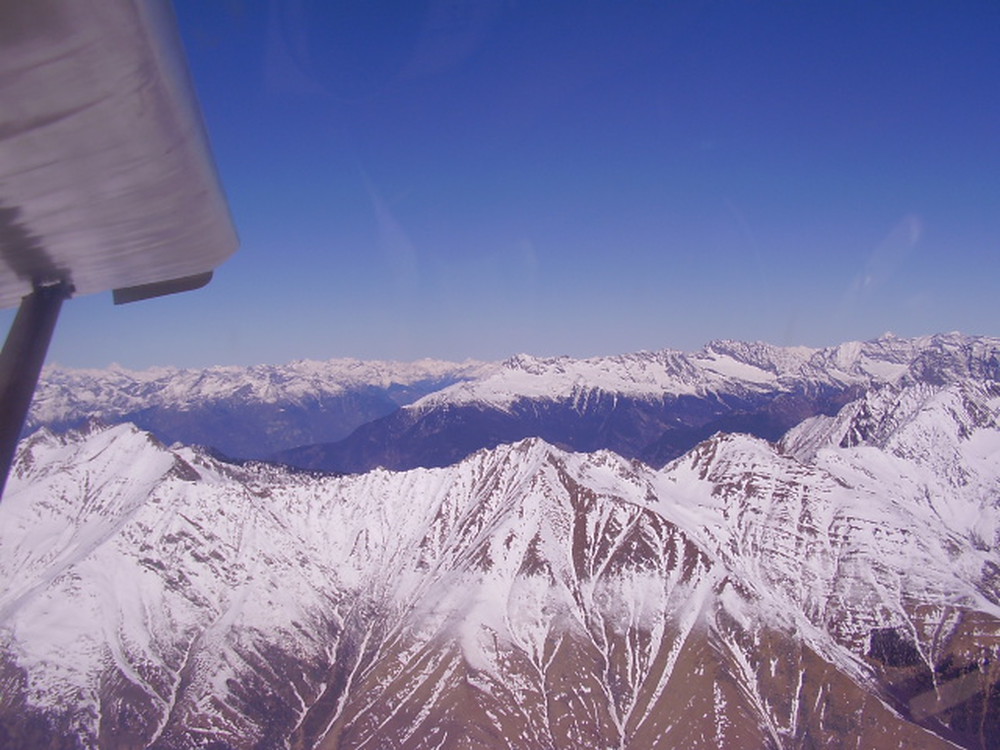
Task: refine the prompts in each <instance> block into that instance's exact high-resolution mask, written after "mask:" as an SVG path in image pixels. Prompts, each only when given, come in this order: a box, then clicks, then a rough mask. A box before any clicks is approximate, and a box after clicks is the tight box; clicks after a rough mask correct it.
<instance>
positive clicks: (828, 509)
mask: <svg viewBox="0 0 1000 750" xmlns="http://www.w3.org/2000/svg"><path fill="white" fill-rule="evenodd" d="M893 414H895V415H896V418H895V419H894V420H892V419H889V420H887V419H882V418H880V417H882V416H886V415H893ZM830 419H832V420H833V421H834V422H836V420H838V419H842V420H843V422H844V424H838V426H837V428H836V429H830V422H829V420H827V419H823V418H821V419H816V420H815V421H813V422H809V423H804V424H803V426H802V428H801V430H800V431H799V432H794V431H793V432H792V433H790V434H789V436H787V438H786V441H785V442H784V443H782V444H778V445H774V444H771V443H769V442H767V441H764V440H761V439H759V438H755V437H753V436H746V435H733V434H725V433H720V434H716V435H714V436H712V437H710V438H709V439H707V440H705V441H703V442H701V443H700V444H699V445H698V446H697V447H696V448H695V449H693V450H692V451H689V452H688V453H686V454H684V455H682V456H680V457H678V458H677V459H674V460H673V461H671V462H670V463H668V464H666V465H665V466H664V467H663V468H661V469H654V468H652V467H650V466H648V465H645V464H643V463H641V462H637V461H632V460H628V459H626V458H623V457H621V456H619V455H617V454H615V453H613V452H610V451H596V452H592V453H586V454H583V453H569V452H566V451H563V450H561V449H559V448H557V447H554V446H552V445H549V444H547V443H546V442H544V441H543V440H541V439H538V438H529V439H525V440H522V441H518V442H515V443H511V444H506V445H502V446H498V447H496V448H493V449H483V450H480V451H478V452H476V453H474V454H472V455H471V456H469V457H468V458H466V459H464V460H463V461H462V462H460V463H457V464H455V465H453V466H449V467H445V468H437V469H422V468H421V469H413V470H409V471H404V472H395V471H389V470H385V469H376V470H373V471H371V472H368V473H366V474H363V475H358V476H346V477H316V476H310V475H308V474H295V473H290V472H288V471H286V470H284V469H282V468H280V467H275V466H270V465H267V464H251V465H246V466H237V465H232V464H226V463H220V462H218V461H216V460H215V459H213V458H212V457H211V456H209V455H207V454H206V453H204V452H202V451H199V450H195V449H191V448H183V447H174V448H166V447H165V446H163V445H162V444H160V443H158V442H157V441H155V440H152V439H151V438H150V437H149V436H148V433H144V432H142V431H139V430H137V429H136V428H134V427H130V426H127V425H120V426H116V427H110V428H100V427H94V428H93V429H91V431H90V433H89V434H83V433H80V434H66V435H58V434H55V433H51V432H39V433H38V434H37V435H35V436H33V437H31V438H28V439H27V440H26V441H25V442H24V444H23V446H22V448H21V450H20V453H19V462H18V464H17V467H16V468H15V472H14V474H13V476H12V479H11V484H10V485H9V489H8V493H9V494H8V496H7V497H6V498H5V500H4V503H3V504H0V565H2V567H3V570H2V573H3V575H2V576H0V580H3V581H6V582H7V584H6V588H5V589H4V590H3V592H2V593H0V633H2V634H3V640H2V644H3V653H4V654H5V657H4V659H5V660H4V661H3V664H2V666H0V680H3V684H5V685H14V686H17V685H22V686H23V687H21V688H18V689H17V690H16V691H14V693H12V695H13V697H8V698H5V699H0V727H2V728H3V731H6V732H7V733H8V734H7V736H8V737H14V738H18V737H20V738H23V737H26V736H28V734H27V733H28V732H29V731H31V730H30V727H29V726H28V725H27V722H28V721H29V719H31V717H33V720H35V721H36V725H37V722H41V724H42V725H44V726H45V727H48V728H49V730H51V733H52V736H53V737H56V738H58V737H64V738H65V737H72V736H75V737H78V738H80V740H79V741H81V742H83V744H84V746H86V747H91V746H95V747H96V744H97V742H98V741H102V742H108V741H112V740H111V738H117V739H115V740H114V741H121V742H124V741H125V739H128V741H129V742H131V743H133V744H134V745H135V746H138V747H155V748H182V747H184V748H187V747H191V746H192V745H194V744H197V743H198V742H201V741H202V740H203V739H205V738H211V739H212V740H213V741H215V742H217V743H218V745H217V746H218V747H231V748H241V749H242V748H249V747H303V748H305V747H308V748H334V747H361V746H365V745H366V744H371V743H376V744H381V745H383V746H393V747H413V748H416V747H434V746H440V747H462V746H467V745H469V744H474V743H479V744H486V745H488V746H494V747H517V746H523V745H524V744H525V743H527V744H529V745H534V746H575V747H606V746H619V747H636V748H638V747H656V746H662V747H678V746H683V747H691V748H709V747H727V748H741V747H746V748H759V747H773V748H785V747H789V748H791V747H805V746H809V743H814V744H819V745H824V746H854V745H858V744H860V745H861V746H869V747H870V746H878V747H899V748H902V747H912V746H920V747H930V748H938V747H940V748H944V747H953V746H955V744H956V743H957V744H958V746H961V747H981V748H986V747H995V746H996V741H995V739H994V738H996V737H1000V731H998V730H1000V725H998V718H997V717H998V715H1000V713H998V709H1000V688H998V682H1000V672H998V670H1000V666H998V664H1000V660H998V659H997V658H996V656H997V655H996V654H995V653H993V651H991V650H990V649H991V648H992V647H991V646H990V645H989V644H991V643H994V642H995V640H996V639H997V638H1000V604H998V602H1000V575H998V570H997V565H996V563H995V560H996V554H997V550H998V549H1000V511H998V503H997V497H998V496H1000V495H998V493H1000V470H998V464H1000V462H998V461H997V458H998V457H1000V428H998V424H1000V422H998V419H1000V395H998V390H997V386H996V384H995V383H993V382H991V381H989V380H982V379H978V380H977V379H970V378H967V379H963V380H961V381H959V382H953V383H950V384H948V385H931V384H928V383H898V384H896V385H893V386H882V391H879V390H878V389H875V390H874V391H870V392H869V395H868V396H866V397H865V398H863V399H861V400H860V402H853V403H852V404H850V405H848V406H845V407H844V409H842V410H841V413H840V415H839V416H837V417H833V418H830ZM873 423H874V424H877V425H881V426H882V429H881V430H874V431H873V430H870V429H868V428H866V427H865V425H869V424H873ZM844 435H854V436H855V437H854V438H852V439H851V440H850V441H847V444H843V443H844ZM943 463H947V464H948V465H951V466H953V467H954V470H952V471H942V470H941V467H942V465H943ZM125 467H127V469H126V468H125ZM122 477H125V478H126V481H123V480H122ZM991 566H992V567H991ZM14 582H16V583H14ZM12 584H13V587H12ZM67 608H71V609H72V611H73V616H72V617H69V618H66V617H64V616H63V613H65V612H66V611H67ZM66 654H73V658H72V659H66V658H62V657H61V656H60V655H66ZM970 691H971V693H970ZM74 696H75V697H74ZM963 696H964V698H963ZM976 696H978V698H977V697H976ZM970 698H975V700H970ZM18 701H20V702H19V703H18ZM22 716H27V717H29V719H23V718H19V717H22ZM109 717H117V718H115V719H111V718H109ZM122 717H125V718H127V721H126V720H125V718H122ZM36 725H32V726H36ZM115 732H117V733H118V734H115ZM101 738H103V739H101ZM53 741H54V740H53ZM15 746H16V745H15ZM21 746H22V747H27V746H29V745H25V744H22V745H21ZM36 746H38V747H43V746H45V745H41V744H39V745H36Z"/></svg>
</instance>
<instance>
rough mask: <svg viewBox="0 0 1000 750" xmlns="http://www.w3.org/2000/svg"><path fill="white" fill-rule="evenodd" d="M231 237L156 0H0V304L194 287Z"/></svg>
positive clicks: (169, 13) (168, 26) (169, 17)
mask: <svg viewBox="0 0 1000 750" xmlns="http://www.w3.org/2000/svg"><path fill="white" fill-rule="evenodd" d="M236 246H237V238H236V232H235V230H234V228H233V224H232V221H231V219H230V216H229V210H228V207H227V204H226V201H225V198H224V196H223V193H222V190H221V187H220V185H219V181H218V178H217V175H216V172H215V166H214V163H213V161H212V158H211V155H210V153H209V149H208V141H207V138H206V135H205V130H204V127H203V124H202V120H201V115H200V110H199V108H198V105H197V103H196V101H195V98H194V94H193V90H192V86H191V82H190V80H189V76H188V73H187V67H186V63H185V58H184V54H183V50H182V47H181V43H180V39H179V37H178V34H177V30H176V21H175V19H174V17H173V9H172V8H171V7H170V5H169V3H168V2H166V1H165V0H69V1H67V0H0V308H3V307H12V306H15V305H18V304H19V303H20V302H21V300H22V298H23V297H25V296H26V295H28V294H30V293H31V292H32V290H33V289H34V288H36V287H39V286H44V285H49V284H53V283H57V282H62V283H65V284H68V285H69V286H71V287H72V288H73V289H74V290H75V291H74V293H75V294H76V295H82V294H91V293H95V292H103V291H107V290H113V291H114V293H115V294H114V296H115V301H116V302H129V301H132V300H135V299H143V298H145V297H151V296H157V295H159V294H167V293H171V292H175V291H184V290H186V289H193V288H196V287H198V286H201V285H203V284H205V283H207V282H208V280H209V279H210V278H211V272H212V269H214V268H215V267H216V266H218V265H219V264H220V263H222V262H223V261H224V260H225V259H226V258H227V257H229V256H230V255H231V254H232V253H233V252H234V251H235V250H236Z"/></svg>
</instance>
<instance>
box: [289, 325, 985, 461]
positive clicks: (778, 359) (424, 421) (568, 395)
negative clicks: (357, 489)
mask: <svg viewBox="0 0 1000 750" xmlns="http://www.w3.org/2000/svg"><path fill="white" fill-rule="evenodd" d="M966 377H973V378H980V379H981V378H993V379H997V378H1000V339H995V338H986V337H972V336H963V335H961V334H957V333H956V334H947V335H938V336H927V337H922V338H915V339H901V338H897V337H894V336H884V337H882V338H880V339H877V340H875V341H868V342H864V343H859V342H852V343H847V344H841V345H840V346H836V347H829V348H825V349H809V348H806V347H777V346H772V345H769V344H761V343H752V344H748V343H741V342H733V341H719V342H713V343H711V344H708V345H707V346H706V347H705V348H703V349H702V350H701V351H699V352H696V353H694V354H685V353H682V352H675V351H662V352H640V353H638V354H631V355H626V356H617V357H599V358H593V359H583V360H577V359H571V358H568V357H557V358H550V359H540V358H535V357H528V356H524V355H522V356H518V357H514V358H512V359H509V360H507V361H505V362H503V363H501V364H500V365H499V366H497V367H494V368H485V369H484V370H483V371H482V372H481V373H480V375H479V376H478V377H475V378H469V379H467V380H464V381H462V382H458V383H455V384H454V385H451V386H449V387H447V388H443V389H441V390H439V391H436V392H434V393H430V394H428V395H426V396H424V397H423V398H421V399H419V400H417V401H415V402H414V403H412V404H410V405H408V406H405V407H404V408H402V409H400V410H398V411H396V412H394V413H392V414H390V415H387V416H385V417H382V418H380V419H377V420H374V421H372V422H370V423H368V424H366V425H363V426H361V427H359V428H358V429H357V430H356V431H355V432H354V433H352V434H351V435H350V436H348V437H346V438H344V439H342V440H340V441H336V442H334V443H331V444H326V445H314V446H308V447H302V448H296V449H292V450H289V451H284V452H282V453H280V454H279V455H278V458H279V459H280V460H282V461H285V462H287V463H290V464H292V465H296V466H301V467H306V468H314V469H324V470H328V471H339V472H359V471H366V470H368V469H370V468H374V467H376V466H383V467H387V468H392V469H409V468H414V467H417V466H423V467H431V466H447V465H449V464H451V463H454V462H455V461H458V460H460V459H462V458H464V457H465V456H468V455H470V454H471V453H473V452H474V451H476V450H479V449H481V448H491V447H494V446H497V445H500V444H502V443H507V442H512V441H515V440H520V439H522V438H526V437H534V436H538V437H542V438H544V439H545V440H547V441H548V442H550V443H552V444H553V445H557V446H560V447H563V448H566V449H570V450H576V451H593V450H598V449H601V448H607V449H610V450H613V451H615V452H616V453H619V454H621V455H624V456H627V457H630V458H639V459H641V460H643V461H645V462H646V463H649V464H650V465H652V466H662V465H664V464H665V463H667V461H669V460H672V459H674V458H676V457H677V456H679V455H681V454H682V453H684V452H685V451H687V450H690V449H691V448H692V447H693V446H694V445H696V444H697V443H698V442H700V441H701V440H704V439H706V438H707V437H709V436H710V435H712V434H713V433H715V432H718V431H727V432H745V433H749V434H753V435H756V436H758V437H762V438H765V439H768V440H777V439H779V438H781V437H782V436H783V435H784V434H785V432H786V431H787V430H788V429H790V428H791V427H793V426H795V425H797V424H798V423H799V422H801V421H802V420H803V419H806V418H808V417H812V416H816V415H833V414H835V413H836V412H837V411H838V410H839V409H840V407H841V406H843V405H844V404H845V403H847V402H848V401H851V400H853V399H855V398H857V397H858V396H859V395H861V394H862V393H864V392H865V391H866V390H867V389H868V388H870V387H872V386H874V385H879V384H897V383H898V384H906V383H927V384H931V385H941V384H945V383H951V382H957V381H958V380H960V379H962V378H966Z"/></svg>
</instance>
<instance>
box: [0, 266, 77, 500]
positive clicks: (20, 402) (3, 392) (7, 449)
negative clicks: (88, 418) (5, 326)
mask: <svg viewBox="0 0 1000 750" xmlns="http://www.w3.org/2000/svg"><path fill="white" fill-rule="evenodd" d="M72 293H73V287H72V285H71V284H69V283H68V282H65V281H60V282H58V283H56V284H50V285H46V286H36V287H35V290H34V291H33V292H32V293H31V294H29V295H28V296H27V297H24V298H23V299H22V300H21V306H20V308H19V309H18V311H17V316H16V317H15V318H14V323H13V325H11V327H10V332H9V333H8V334H7V341H6V342H5V343H4V345H3V351H0V497H2V496H3V489H4V486H5V485H6V483H7V475H8V474H9V473H10V469H11V465H12V464H13V463H14V452H15V450H16V449H17V441H18V438H19V437H20V435H21V429H22V428H23V427H24V420H25V419H26V418H27V416H28V407H30V406H31V397H32V396H33V395H34V393H35V385H36V384H37V383H38V376H39V374H41V371H42V364H43V363H44V362H45V353H46V352H47V351H48V349H49V342H50V341H51V340H52V332H53V331H54V330H55V327H56V320H57V319H58V318H59V309H60V308H61V307H62V303H63V300H65V299H67V298H68V297H69V296H70V294H72Z"/></svg>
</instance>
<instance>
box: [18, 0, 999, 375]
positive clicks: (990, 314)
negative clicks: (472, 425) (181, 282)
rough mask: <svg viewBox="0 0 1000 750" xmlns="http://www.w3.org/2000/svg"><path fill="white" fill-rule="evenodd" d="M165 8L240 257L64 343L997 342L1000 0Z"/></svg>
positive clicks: (94, 302) (279, 356)
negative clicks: (181, 46)
mask: <svg viewBox="0 0 1000 750" xmlns="http://www.w3.org/2000/svg"><path fill="white" fill-rule="evenodd" d="M176 8H177V14H178V18H179V21H180V27H181V33H182V36H183V38H184V41H185V43H186V46H187V50H188V56H189V63H190V67H191V72H192V75H193V77H194V80H195V83H196V88H197V90H198V94H199V96H200V98H201V101H202V107H203V110H204V114H205V120H206V124H207V126H208V130H209V133H210V136H211V139H212V144H213V149H214V152H215V156H216V160H217V163H218V167H219V171H220V174H221V176H222V180H223V184H224V186H225V189H226V192H227V194H228V196H229V199H230V203H231V208H232V211H233V216H234V218H235V221H236V224H237V228H238V230H239V233H240V237H241V249H240V251H239V252H238V253H237V255H235V256H234V257H233V258H232V259H231V260H230V261H228V262H227V263H226V264H225V265H224V266H222V267H221V268H220V269H219V270H218V271H217V273H216V278H215V280H214V281H213V282H212V284H211V285H209V286H208V287H207V288H205V289H203V290H200V291H197V292H193V293H188V294H183V295H177V296H175V297H171V298H164V299H159V300H151V301H147V302H142V303H137V304H134V305H128V306H124V307H117V308H116V307H114V306H112V304H111V301H110V295H100V296H97V297H93V298H81V299H78V300H73V301H71V302H69V303H68V304H67V305H66V306H65V308H64V310H63V314H62V318H61V320H60V324H59V329H58V331H57V334H56V338H55V340H54V342H53V346H52V349H51V350H50V357H49V359H50V361H57V362H60V363H62V364H64V365H69V366H96V367H99V366H104V365H107V364H109V363H111V362H119V363H121V364H123V365H125V366H129V367H146V366H150V365H179V366H204V365H210V364H229V363H235V364H251V363H259V362H274V363H280V362H285V361H289V360H292V359H299V358H314V359H326V358H330V357H340V356H355V357H362V358H382V359H414V358H419V357H424V356H431V357H439V358H446V359H464V358H467V357H473V358H481V359H497V358H502V357H505V356H508V355H510V354H513V353H517V352H529V353H533V354H539V355H555V354H570V355H574V356H588V355H594V354H611V353H618V352H626V351H634V350H639V349H660V348H665V347H670V348H679V349H685V350H693V349H697V348H698V347H700V346H701V345H702V344H703V343H705V342H706V341H708V340H710V339H714V338H738V339H760V340H766V341H770V342H773V343H777V344H807V345H826V344H833V343H837V342H840V341H844V340H850V339H866V338H872V337H875V336H878V335H879V334H881V333H883V332H885V331H893V332H894V333H896V334H898V335H918V334H925V333H934V332H938V331H950V330H961V331H965V332H968V333H984V334H1000V330H998V328H997V319H998V313H1000V303H998V301H997V300H998V298H1000V295H998V294H997V278H998V271H1000V53H998V50H1000V3H996V2H979V3H976V2H944V1H943V0H942V1H941V2H920V0H907V1H906V2H878V3H872V2H852V1H851V0H843V1H837V2H834V1H832V0H830V1H820V0H815V1H807V0H806V1H801V2H791V1H790V0H789V1H787V2H686V3H685V2H680V3H678V2H670V3H659V2H652V0H644V1H641V2H640V1H637V2H610V1H608V2H604V1H601V0H594V1H591V0H576V1H574V2H545V1H544V0H540V1H539V2H523V1H516V2H512V1H510V0H482V1H478V0H410V1H408V2H400V3H385V2H366V1H363V0H351V2H342V1H341V0H289V1H288V2H282V1H279V0H275V2H272V3H266V2H263V0H254V1H250V0H248V1H247V2H239V1H237V0H229V1H228V2H223V1H222V0H218V2H211V3H206V2H203V0H180V1H179V2H177V3H176ZM10 317H11V316H10V315H8V318H10Z"/></svg>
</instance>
